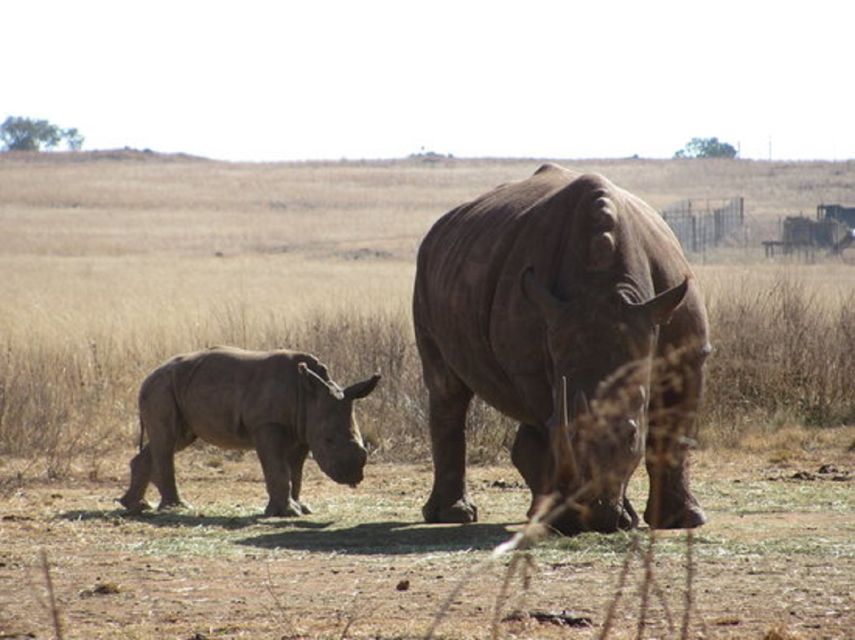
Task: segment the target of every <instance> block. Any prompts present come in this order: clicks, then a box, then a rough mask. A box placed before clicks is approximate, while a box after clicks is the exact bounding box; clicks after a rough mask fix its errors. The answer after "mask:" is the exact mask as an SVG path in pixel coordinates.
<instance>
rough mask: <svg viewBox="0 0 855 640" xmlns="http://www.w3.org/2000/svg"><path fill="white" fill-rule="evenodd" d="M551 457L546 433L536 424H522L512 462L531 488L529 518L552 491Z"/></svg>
mask: <svg viewBox="0 0 855 640" xmlns="http://www.w3.org/2000/svg"><path fill="white" fill-rule="evenodd" d="M551 459H552V457H551V455H550V453H549V441H548V440H547V439H546V435H545V434H544V433H543V432H542V431H541V430H540V429H538V428H537V427H535V426H532V425H528V424H521V425H520V426H519V429H517V435H516V438H514V446H513V447H512V448H511V462H513V463H514V466H515V467H516V468H517V470H518V471H519V472H520V475H521V476H522V477H523V480H525V483H526V484H527V485H528V488H529V489H530V490H531V506H530V507H529V510H528V513H527V514H526V515H527V516H528V517H529V518H531V517H532V516H533V515H534V514H535V512H536V511H537V509H538V506H539V504H540V502H541V500H543V498H544V497H545V496H546V495H547V494H549V493H551V489H550V487H549V486H548V485H549V476H550V475H551V469H550V468H549V467H550V466H551V465H550V460H551Z"/></svg>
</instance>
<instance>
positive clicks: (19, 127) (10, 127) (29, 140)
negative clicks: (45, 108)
mask: <svg viewBox="0 0 855 640" xmlns="http://www.w3.org/2000/svg"><path fill="white" fill-rule="evenodd" d="M0 140H2V141H3V143H4V145H5V150H7V151H41V150H42V148H45V149H53V148H55V147H57V146H59V144H60V143H61V142H62V141H63V140H65V143H66V144H67V145H68V148H69V149H71V150H72V151H78V150H79V149H80V148H81V147H83V140H84V138H83V136H82V135H81V134H80V132H79V131H78V130H77V129H75V128H73V127H72V128H70V129H60V128H59V127H57V126H56V125H55V124H51V123H50V122H48V121H47V120H33V119H32V118H21V117H13V116H9V117H8V118H6V120H5V121H4V122H3V124H0Z"/></svg>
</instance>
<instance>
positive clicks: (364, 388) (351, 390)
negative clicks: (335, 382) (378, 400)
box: [344, 373, 381, 400]
mask: <svg viewBox="0 0 855 640" xmlns="http://www.w3.org/2000/svg"><path fill="white" fill-rule="evenodd" d="M380 378H381V376H380V374H379V373H375V374H374V375H373V376H371V377H370V378H368V380H363V381H362V382H355V383H354V384H352V385H350V386H349V387H348V388H347V389H345V390H344V397H345V398H347V399H348V400H359V399H360V398H364V397H365V396H367V395H368V394H369V393H371V392H372V391H374V388H375V387H376V386H377V383H378V382H380Z"/></svg>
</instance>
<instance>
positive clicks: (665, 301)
mask: <svg viewBox="0 0 855 640" xmlns="http://www.w3.org/2000/svg"><path fill="white" fill-rule="evenodd" d="M688 290H689V279H688V278H686V279H685V280H683V282H681V283H680V284H678V285H677V286H675V287H671V288H670V289H667V290H665V291H663V292H662V293H660V294H658V295H656V296H654V297H652V298H651V299H650V300H647V301H646V302H639V303H634V302H630V301H628V300H627V301H626V304H627V306H628V307H629V308H630V309H631V310H632V312H633V313H640V314H643V315H644V316H646V317H647V318H648V320H649V321H650V324H652V325H657V324H665V323H667V322H668V320H670V318H671V314H672V313H674V310H675V309H676V308H677V307H678V306H680V303H681V302H682V301H683V298H685V297H686V292H687V291H688Z"/></svg>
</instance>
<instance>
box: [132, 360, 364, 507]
mask: <svg viewBox="0 0 855 640" xmlns="http://www.w3.org/2000/svg"><path fill="white" fill-rule="evenodd" d="M379 380H380V376H379V375H374V376H372V377H371V378H369V379H368V380H365V381H363V382H357V383H356V384H353V385H351V386H349V387H347V388H344V389H342V388H341V387H339V386H338V385H337V384H336V383H335V382H333V381H332V379H330V376H329V374H328V373H327V369H326V367H325V366H324V365H323V364H321V363H320V362H318V360H317V359H316V358H314V357H313V356H311V355H307V354H304V353H297V352H294V351H287V350H284V349H283V350H277V351H245V350H242V349H236V348H230V347H215V348H212V349H209V350H207V351H199V352H196V353H189V354H183V355H178V356H175V357H174V358H172V359H171V360H168V361H167V362H165V363H163V364H162V365H160V366H159V367H158V368H157V369H155V370H154V371H152V372H151V373H150V374H149V375H148V377H147V378H146V379H145V380H144V381H143V383H142V386H141V388H140V394H139V410H140V428H141V430H142V433H141V434H140V452H139V453H138V454H137V455H136V456H135V457H134V458H133V460H131V486H130V488H129V489H128V491H127V493H125V495H124V496H122V498H121V499H120V500H119V501H120V502H121V503H122V505H124V506H125V507H126V508H127V509H128V510H130V511H137V512H138V511H141V510H144V509H147V508H148V507H149V505H148V503H146V501H145V499H144V498H145V491H146V488H147V487H148V483H149V481H151V482H153V483H154V485H155V486H156V487H157V489H158V491H159V492H160V507H159V508H160V509H164V508H168V507H173V506H180V505H181V504H182V502H181V499H180V498H179V497H178V489H177V488H176V486H175V465H174V455H175V453H176V452H177V451H181V450H182V449H184V448H185V447H187V446H188V445H190V444H191V443H192V442H194V441H195V440H196V438H201V439H202V440H204V441H205V442H209V443H211V444H214V445H217V446H219V447H224V448H230V449H252V448H254V449H255V450H256V452H257V453H258V458H259V460H261V467H262V470H263V472H264V480H265V483H266V484H267V493H268V495H269V497H270V502H269V503H268V505H267V508H266V509H265V510H264V515H265V516H298V515H301V514H304V513H310V510H309V508H308V507H307V506H306V505H305V503H303V502H301V501H300V486H301V484H302V477H303V462H305V460H306V456H307V455H308V453H309V451H311V452H312V455H313V456H314V458H315V461H316V462H317V463H318V466H320V468H321V470H322V471H324V473H326V474H327V475H328V476H329V477H330V478H332V479H333V480H334V481H336V482H339V483H341V484H349V485H351V486H356V485H357V484H358V483H359V482H360V481H361V480H362V469H363V467H364V466H365V461H366V459H367V457H368V454H367V451H366V450H365V447H364V446H363V443H362V436H361V435H360V433H359V428H358V427H357V425H356V423H355V421H354V420H353V417H352V413H353V401H354V400H357V399H359V398H364V397H365V396H367V395H368V394H369V393H371V392H372V391H373V390H374V387H376V386H377V382H378V381H379ZM145 433H147V434H148V444H146V445H145V446H143V434H145Z"/></svg>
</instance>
